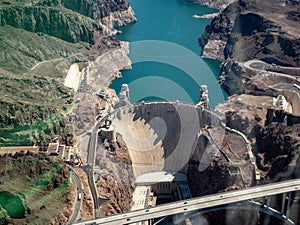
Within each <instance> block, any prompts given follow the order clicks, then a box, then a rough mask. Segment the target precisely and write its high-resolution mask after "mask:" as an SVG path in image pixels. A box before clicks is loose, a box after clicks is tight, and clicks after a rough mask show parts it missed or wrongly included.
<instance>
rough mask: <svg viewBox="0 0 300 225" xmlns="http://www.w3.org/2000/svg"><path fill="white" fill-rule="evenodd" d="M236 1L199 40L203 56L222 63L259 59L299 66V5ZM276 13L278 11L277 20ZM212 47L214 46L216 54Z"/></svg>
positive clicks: (296, 3)
mask: <svg viewBox="0 0 300 225" xmlns="http://www.w3.org/2000/svg"><path fill="white" fill-rule="evenodd" d="M281 4H282V2H281V1H279V0H278V1H275V2H274V1H264V2H257V1H253V0H239V1H236V2H234V3H232V4H230V5H229V6H228V7H227V8H225V9H224V10H223V11H222V12H221V13H220V14H219V15H218V16H217V17H215V18H214V19H213V20H212V22H211V24H210V25H208V26H207V27H206V30H205V33H204V34H203V35H202V36H201V37H200V38H199V40H200V43H201V45H202V46H203V56H204V57H206V56H207V57H210V58H215V59H220V60H222V61H224V60H226V59H228V58H234V59H235V61H247V60H249V59H253V58H256V59H261V60H264V61H266V62H271V63H276V64H279V65H288V66H299V65H300V61H299V59H300V58H299V57H300V48H299V31H298V29H297V22H298V16H299V13H296V11H297V10H296V9H297V8H299V2H287V3H286V5H285V6H282V5H281ZM276 10H280V16H279V14H278V13H277V11H276ZM211 46H214V47H215V46H217V50H215V49H214V48H212V47H211Z"/></svg>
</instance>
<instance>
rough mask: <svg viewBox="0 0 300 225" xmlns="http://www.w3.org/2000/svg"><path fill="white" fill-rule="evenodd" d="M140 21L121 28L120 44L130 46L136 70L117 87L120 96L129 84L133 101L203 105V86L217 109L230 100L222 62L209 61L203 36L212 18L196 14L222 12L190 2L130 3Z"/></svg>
mask: <svg viewBox="0 0 300 225" xmlns="http://www.w3.org/2000/svg"><path fill="white" fill-rule="evenodd" d="M129 2H130V4H131V6H132V8H133V10H134V11H135V14H136V17H137V19H138V21H137V22H136V23H133V24H129V25H127V26H125V27H121V28H119V30H121V31H122V32H123V33H122V34H120V35H117V38H118V39H119V40H124V41H128V42H130V55H129V57H130V59H131V60H132V62H133V65H132V70H125V71H123V72H122V75H123V77H122V78H121V79H117V80H115V81H113V82H112V84H111V86H110V87H111V88H113V89H115V90H116V92H117V94H118V93H119V91H120V89H121V85H122V84H123V83H127V84H128V85H129V88H130V98H131V102H138V101H142V100H143V101H151V100H169V101H171V100H180V101H183V102H191V103H197V102H198V101H199V93H200V91H199V90H200V86H201V84H207V85H208V88H209V98H210V105H211V107H212V108H213V107H214V106H215V105H217V104H218V103H220V102H223V101H224V97H223V96H224V93H223V91H222V90H221V88H220V86H219V84H218V83H217V77H218V75H219V71H220V68H219V65H220V63H219V62H218V61H214V60H203V59H202V58H201V57H200V52H201V48H200V45H199V43H198V37H199V36H200V35H201V34H202V33H203V32H204V29H205V26H206V25H207V24H208V23H209V22H210V19H197V18H194V17H193V15H204V14H209V13H214V12H217V10H215V9H210V8H207V7H203V6H200V5H198V4H194V3H187V2H185V1H184V0H129Z"/></svg>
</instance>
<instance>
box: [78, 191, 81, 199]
mask: <svg viewBox="0 0 300 225" xmlns="http://www.w3.org/2000/svg"><path fill="white" fill-rule="evenodd" d="M80 200H81V193H79V194H78V201H80Z"/></svg>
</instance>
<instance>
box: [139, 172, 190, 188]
mask: <svg viewBox="0 0 300 225" xmlns="http://www.w3.org/2000/svg"><path fill="white" fill-rule="evenodd" d="M161 182H187V177H186V175H185V174H183V173H179V172H167V171H160V172H153V173H146V174H143V175H140V176H138V177H137V178H136V180H135V184H136V185H151V184H155V183H161Z"/></svg>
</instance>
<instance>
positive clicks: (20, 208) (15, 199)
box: [0, 191, 26, 219]
mask: <svg viewBox="0 0 300 225" xmlns="http://www.w3.org/2000/svg"><path fill="white" fill-rule="evenodd" d="M0 205H1V206H2V208H3V209H5V210H6V212H7V214H8V215H9V216H10V217H11V218H15V219H18V218H23V217H24V214H25V211H26V209H25V206H24V204H23V202H22V199H21V198H20V197H19V196H17V195H14V194H12V193H10V192H7V191H1V192H0Z"/></svg>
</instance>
